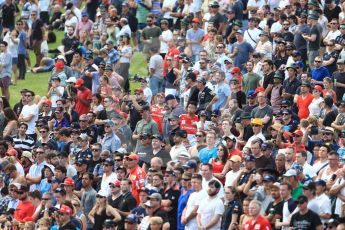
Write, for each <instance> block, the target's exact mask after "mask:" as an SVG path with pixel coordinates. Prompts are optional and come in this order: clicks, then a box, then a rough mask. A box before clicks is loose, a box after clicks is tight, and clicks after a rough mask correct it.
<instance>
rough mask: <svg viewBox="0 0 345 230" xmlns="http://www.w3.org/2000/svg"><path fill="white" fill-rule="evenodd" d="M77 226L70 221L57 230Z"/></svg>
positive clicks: (69, 229) (65, 229) (74, 229)
mask: <svg viewBox="0 0 345 230" xmlns="http://www.w3.org/2000/svg"><path fill="white" fill-rule="evenodd" d="M76 229H77V228H76V227H75V225H74V224H73V223H72V222H71V221H70V222H68V223H67V224H65V225H64V226H61V227H59V230H76Z"/></svg>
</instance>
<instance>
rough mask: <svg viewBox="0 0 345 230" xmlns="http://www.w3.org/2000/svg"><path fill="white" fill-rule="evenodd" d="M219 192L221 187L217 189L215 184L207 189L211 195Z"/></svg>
mask: <svg viewBox="0 0 345 230" xmlns="http://www.w3.org/2000/svg"><path fill="white" fill-rule="evenodd" d="M218 192H219V189H217V188H216V187H215V186H214V185H209V186H208V189H207V194H208V195H209V196H216V195H217V194H218Z"/></svg>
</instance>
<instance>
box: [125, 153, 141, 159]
mask: <svg viewBox="0 0 345 230" xmlns="http://www.w3.org/2000/svg"><path fill="white" fill-rule="evenodd" d="M125 158H129V159H131V160H139V156H138V155H137V154H135V153H131V154H129V155H128V156H125Z"/></svg>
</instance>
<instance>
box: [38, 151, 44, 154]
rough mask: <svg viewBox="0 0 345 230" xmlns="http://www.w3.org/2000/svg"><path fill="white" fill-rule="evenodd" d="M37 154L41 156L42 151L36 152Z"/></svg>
mask: <svg viewBox="0 0 345 230" xmlns="http://www.w3.org/2000/svg"><path fill="white" fill-rule="evenodd" d="M36 153H37V154H43V153H44V152H43V151H36Z"/></svg>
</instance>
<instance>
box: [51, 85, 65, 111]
mask: <svg viewBox="0 0 345 230" xmlns="http://www.w3.org/2000/svg"><path fill="white" fill-rule="evenodd" d="M56 90H57V91H58V92H59V94H60V95H61V96H58V95H57V93H56V92H55V91H54V92H52V93H51V95H50V99H51V101H52V107H53V108H55V107H57V105H56V101H57V100H59V99H60V98H61V97H62V95H63V92H64V91H65V88H64V87H62V86H58V87H57V88H56Z"/></svg>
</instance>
